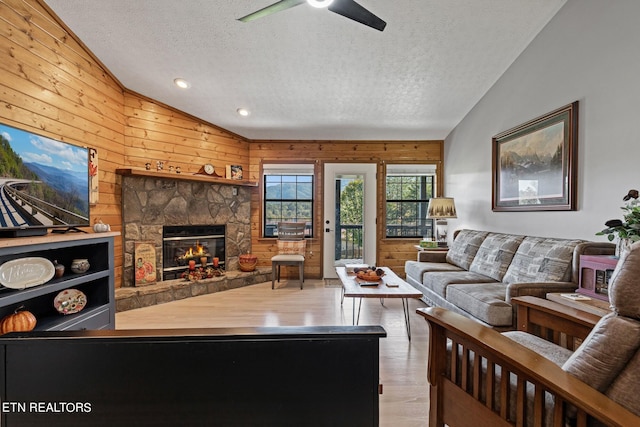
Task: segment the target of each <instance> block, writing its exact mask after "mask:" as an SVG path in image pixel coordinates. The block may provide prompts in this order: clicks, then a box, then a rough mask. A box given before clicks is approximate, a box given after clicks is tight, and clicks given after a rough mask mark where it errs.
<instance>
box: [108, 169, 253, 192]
mask: <svg viewBox="0 0 640 427" xmlns="http://www.w3.org/2000/svg"><path fill="white" fill-rule="evenodd" d="M116 173H117V174H118V175H122V176H139V177H145V178H162V179H178V180H182V181H199V182H209V183H211V184H223V185H234V186H243V187H257V186H258V183H257V182H256V181H248V180H244V179H227V178H222V177H215V176H205V175H195V174H193V173H191V172H188V173H175V172H169V171H154V170H147V169H141V168H140V169H138V168H118V169H116Z"/></svg>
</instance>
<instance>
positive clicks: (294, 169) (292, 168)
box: [263, 164, 314, 237]
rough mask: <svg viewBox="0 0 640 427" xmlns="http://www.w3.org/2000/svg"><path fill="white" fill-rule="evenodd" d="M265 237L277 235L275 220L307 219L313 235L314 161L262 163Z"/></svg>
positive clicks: (309, 235) (307, 230)
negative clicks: (303, 162)
mask: <svg viewBox="0 0 640 427" xmlns="http://www.w3.org/2000/svg"><path fill="white" fill-rule="evenodd" d="M263 171H264V198H263V200H264V202H263V203H264V206H263V208H264V209H263V212H264V221H263V224H264V230H263V236H264V237H277V236H278V222H281V221H292V222H306V223H307V227H306V232H305V236H306V237H313V181H314V176H313V164H308V165H306V164H305V165H289V164H265V165H264V166H263Z"/></svg>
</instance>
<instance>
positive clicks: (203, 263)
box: [200, 256, 207, 267]
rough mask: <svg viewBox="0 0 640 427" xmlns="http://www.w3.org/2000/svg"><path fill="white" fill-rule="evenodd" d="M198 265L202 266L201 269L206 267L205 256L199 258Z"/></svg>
mask: <svg viewBox="0 0 640 427" xmlns="http://www.w3.org/2000/svg"><path fill="white" fill-rule="evenodd" d="M200 265H202V266H203V267H204V266H206V265H207V257H206V256H202V257H200Z"/></svg>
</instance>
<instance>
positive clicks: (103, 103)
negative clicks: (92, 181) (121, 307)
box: [0, 0, 125, 282]
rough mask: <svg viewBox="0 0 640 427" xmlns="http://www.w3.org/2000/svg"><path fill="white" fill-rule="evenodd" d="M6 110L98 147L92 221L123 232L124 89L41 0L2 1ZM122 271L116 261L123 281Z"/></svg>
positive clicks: (0, 53) (0, 63)
mask: <svg viewBox="0 0 640 427" xmlns="http://www.w3.org/2000/svg"><path fill="white" fill-rule="evenodd" d="M0 107H1V108H0V121H1V122H2V123H5V124H8V125H10V126H14V127H17V128H20V129H24V130H27V131H30V132H34V133H36V134H39V135H43V136H45V137H50V138H53V139H57V140H61V141H65V142H68V143H71V144H74V145H78V146H84V147H93V148H96V149H97V151H98V156H99V167H100V170H99V179H100V187H99V204H98V205H95V206H91V219H92V222H93V220H95V219H97V218H102V219H103V220H104V222H107V223H110V224H112V225H113V227H112V229H113V231H120V228H121V224H120V222H121V220H120V218H121V215H120V205H121V203H120V187H119V184H118V178H117V176H116V174H115V169H116V167H119V166H120V165H122V164H123V162H124V145H123V134H124V126H125V120H124V115H123V90H122V88H121V86H120V85H119V84H118V82H117V81H115V80H114V79H113V78H112V77H111V75H110V74H109V73H108V72H107V70H105V69H104V68H103V67H102V65H101V64H100V63H99V62H97V61H96V60H95V59H94V58H93V57H92V56H91V55H90V54H88V53H87V51H86V49H85V47H84V46H83V45H82V44H81V43H80V42H79V41H78V40H76V39H75V38H74V37H73V36H72V35H71V34H70V32H68V31H67V29H66V28H65V27H64V26H62V25H60V24H59V23H58V22H57V21H56V19H55V18H54V17H53V16H52V15H51V14H50V12H49V10H48V8H47V7H46V6H43V5H42V4H40V3H39V2H38V1H35V0H1V1H0ZM116 252H119V253H121V252H122V246H121V242H120V241H119V240H116ZM121 265H122V257H121V256H120V257H118V256H116V281H117V282H119V278H120V276H119V275H120V272H121Z"/></svg>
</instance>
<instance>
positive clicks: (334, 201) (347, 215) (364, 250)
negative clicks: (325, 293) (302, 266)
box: [322, 163, 377, 279]
mask: <svg viewBox="0 0 640 427" xmlns="http://www.w3.org/2000/svg"><path fill="white" fill-rule="evenodd" d="M376 203H377V202H376V164H375V163H325V165H324V218H323V223H322V232H323V235H324V242H323V254H322V259H323V276H324V278H325V279H328V278H336V277H338V276H337V275H336V267H338V266H344V265H345V264H351V263H356V264H370V265H375V263H376V211H377V209H376V206H377V204H376Z"/></svg>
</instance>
